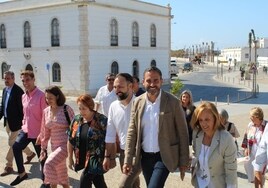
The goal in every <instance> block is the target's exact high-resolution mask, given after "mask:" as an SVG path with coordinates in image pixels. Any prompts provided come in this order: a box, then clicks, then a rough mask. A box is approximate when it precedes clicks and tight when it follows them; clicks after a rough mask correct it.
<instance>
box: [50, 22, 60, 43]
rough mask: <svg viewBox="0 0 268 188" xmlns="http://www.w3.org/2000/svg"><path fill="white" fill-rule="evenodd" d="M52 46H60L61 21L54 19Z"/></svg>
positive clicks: (52, 23)
mask: <svg viewBox="0 0 268 188" xmlns="http://www.w3.org/2000/svg"><path fill="white" fill-rule="evenodd" d="M51 46H60V34H59V21H58V19H57V18H54V19H53V20H52V22H51Z"/></svg>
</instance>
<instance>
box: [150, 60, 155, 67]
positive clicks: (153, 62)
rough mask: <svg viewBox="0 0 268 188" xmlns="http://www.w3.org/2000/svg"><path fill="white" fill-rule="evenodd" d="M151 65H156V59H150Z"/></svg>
mask: <svg viewBox="0 0 268 188" xmlns="http://www.w3.org/2000/svg"><path fill="white" fill-rule="evenodd" d="M151 67H156V61H155V60H154V59H153V60H152V61H151Z"/></svg>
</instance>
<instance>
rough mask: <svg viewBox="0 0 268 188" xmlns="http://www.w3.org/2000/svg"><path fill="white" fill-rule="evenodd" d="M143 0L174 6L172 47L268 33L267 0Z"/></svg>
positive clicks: (238, 42)
mask: <svg viewBox="0 0 268 188" xmlns="http://www.w3.org/2000/svg"><path fill="white" fill-rule="evenodd" d="M2 1H3V0H0V2H2ZM142 1H145V2H150V3H154V4H158V5H163V6H166V5H167V4H170V6H171V7H172V15H174V18H173V19H172V28H171V48H172V49H183V48H184V47H185V48H188V47H190V46H192V45H199V44H202V42H208V43H210V41H213V42H215V49H217V48H219V49H222V48H228V47H244V46H247V45H248V34H249V32H250V30H251V29H254V31H255V35H256V37H259V38H263V37H268V21H267V20H268V0H142Z"/></svg>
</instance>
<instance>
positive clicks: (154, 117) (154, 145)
mask: <svg viewBox="0 0 268 188" xmlns="http://www.w3.org/2000/svg"><path fill="white" fill-rule="evenodd" d="M161 93H162V91H161V90H160V93H159V95H158V96H157V98H156V100H155V102H154V103H151V102H150V101H149V99H148V97H147V94H146V98H145V99H146V103H145V107H144V113H143V116H142V120H141V128H142V143H141V145H142V149H143V151H145V152H154V153H155V152H159V151H160V148H159V143H158V132H159V113H160V99H161Z"/></svg>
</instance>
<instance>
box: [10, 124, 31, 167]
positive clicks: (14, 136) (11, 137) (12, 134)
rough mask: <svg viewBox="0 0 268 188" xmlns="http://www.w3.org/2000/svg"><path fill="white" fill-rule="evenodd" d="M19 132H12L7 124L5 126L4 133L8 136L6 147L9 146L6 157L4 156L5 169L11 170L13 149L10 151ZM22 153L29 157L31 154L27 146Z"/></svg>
mask: <svg viewBox="0 0 268 188" xmlns="http://www.w3.org/2000/svg"><path fill="white" fill-rule="evenodd" d="M19 131H20V130H18V131H15V132H12V131H11V130H10V128H9V126H8V123H7V124H6V132H7V135H8V145H9V148H8V151H7V155H6V160H7V163H6V167H11V168H13V159H14V155H13V149H12V146H13V144H14V143H15V141H16V138H17V136H18V134H19ZM23 152H24V153H25V154H26V155H27V156H31V155H32V154H33V152H32V151H31V150H30V148H29V147H28V146H27V147H26V148H25V149H24V150H23Z"/></svg>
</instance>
